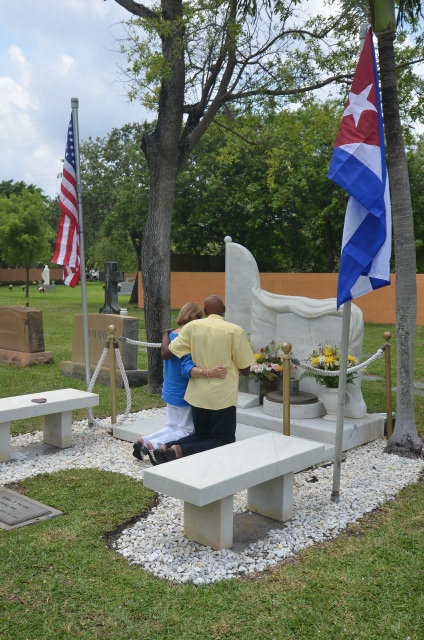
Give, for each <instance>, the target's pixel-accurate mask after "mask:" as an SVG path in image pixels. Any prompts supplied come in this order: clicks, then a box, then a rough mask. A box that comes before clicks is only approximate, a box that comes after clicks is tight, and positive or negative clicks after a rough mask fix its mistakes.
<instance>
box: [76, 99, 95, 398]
mask: <svg viewBox="0 0 424 640" xmlns="http://www.w3.org/2000/svg"><path fill="white" fill-rule="evenodd" d="M78 105H79V101H78V98H72V99H71V107H72V125H73V129H74V146H75V174H76V175H75V180H76V186H77V200H78V217H79V221H78V224H79V239H80V269H81V298H82V328H83V335H84V360H85V382H86V385H87V389H88V386H89V384H90V379H91V371H90V352H89V343H88V313H87V281H86V277H85V250H84V225H83V215H82V185H81V172H80V156H79V130H78Z"/></svg>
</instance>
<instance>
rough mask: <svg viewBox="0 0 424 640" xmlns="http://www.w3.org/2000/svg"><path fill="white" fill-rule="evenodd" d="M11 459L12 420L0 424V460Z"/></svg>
mask: <svg viewBox="0 0 424 640" xmlns="http://www.w3.org/2000/svg"><path fill="white" fill-rule="evenodd" d="M7 460H10V422H2V423H1V424H0V462H6V461H7Z"/></svg>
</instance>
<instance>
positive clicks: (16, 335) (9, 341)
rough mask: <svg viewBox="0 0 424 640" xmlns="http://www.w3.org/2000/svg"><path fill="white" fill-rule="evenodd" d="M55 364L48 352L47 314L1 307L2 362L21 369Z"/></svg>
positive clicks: (14, 307)
mask: <svg viewBox="0 0 424 640" xmlns="http://www.w3.org/2000/svg"><path fill="white" fill-rule="evenodd" d="M53 361H54V353H53V351H45V349H44V332H43V312H42V311H39V310H38V309H33V308H31V307H22V306H19V305H15V306H10V307H0V362H1V363H2V364H15V365H18V366H21V367H25V366H27V365H32V364H38V363H39V362H42V363H44V364H46V363H49V362H53Z"/></svg>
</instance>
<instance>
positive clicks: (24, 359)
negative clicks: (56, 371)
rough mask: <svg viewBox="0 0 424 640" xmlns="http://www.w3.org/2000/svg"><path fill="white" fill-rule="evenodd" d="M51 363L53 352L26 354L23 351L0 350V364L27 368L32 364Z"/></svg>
mask: <svg viewBox="0 0 424 640" xmlns="http://www.w3.org/2000/svg"><path fill="white" fill-rule="evenodd" d="M51 362H54V353H53V351H36V352H35V353H27V352H25V351H12V350H10V349H0V364H15V365H17V366H18V367H28V366H30V365H33V364H40V363H42V364H50V363H51Z"/></svg>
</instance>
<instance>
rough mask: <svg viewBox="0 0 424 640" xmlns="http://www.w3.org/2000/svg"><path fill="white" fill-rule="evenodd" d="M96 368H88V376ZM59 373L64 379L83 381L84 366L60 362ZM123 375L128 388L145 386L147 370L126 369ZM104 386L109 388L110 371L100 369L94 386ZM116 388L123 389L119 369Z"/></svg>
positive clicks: (107, 368)
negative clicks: (126, 380) (126, 379)
mask: <svg viewBox="0 0 424 640" xmlns="http://www.w3.org/2000/svg"><path fill="white" fill-rule="evenodd" d="M95 369H96V367H94V366H91V367H90V376H92V375H93V373H94V371H95ZM60 373H61V374H62V375H63V376H64V377H65V378H73V379H75V380H85V364H82V363H78V362H71V361H69V360H62V362H61V363H60ZM125 374H126V376H127V378H128V384H129V386H130V387H142V386H144V385H145V384H147V370H144V369H126V370H125ZM97 383H99V384H105V385H109V386H110V369H109V367H102V368H101V369H100V371H99V374H98V376H97V379H96V384H97ZM116 386H117V387H118V389H124V388H125V385H124V381H123V379H122V376H121V372H120V370H119V369H117V370H116Z"/></svg>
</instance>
